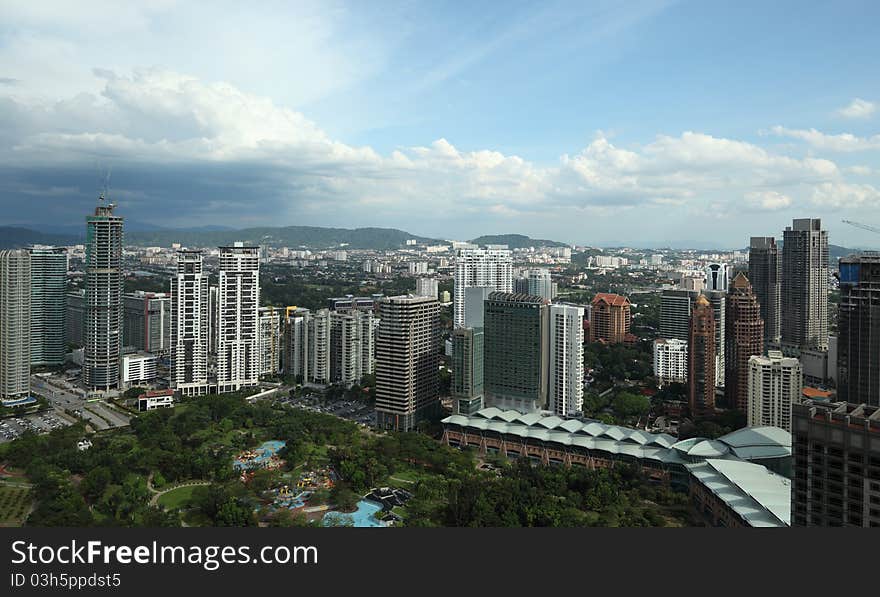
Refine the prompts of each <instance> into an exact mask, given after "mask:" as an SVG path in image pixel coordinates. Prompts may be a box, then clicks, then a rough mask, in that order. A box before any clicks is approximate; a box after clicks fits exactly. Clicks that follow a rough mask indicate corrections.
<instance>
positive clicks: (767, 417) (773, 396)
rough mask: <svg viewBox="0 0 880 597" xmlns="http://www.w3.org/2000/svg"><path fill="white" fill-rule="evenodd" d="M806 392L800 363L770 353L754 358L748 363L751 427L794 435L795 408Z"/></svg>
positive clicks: (748, 407) (747, 408) (749, 422)
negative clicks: (782, 430)
mask: <svg viewBox="0 0 880 597" xmlns="http://www.w3.org/2000/svg"><path fill="white" fill-rule="evenodd" d="M802 390H803V381H802V372H801V363H800V361H798V360H797V359H795V358H792V357H785V356H783V354H782V352H781V351H778V350H771V351H769V352H768V353H767V356H762V355H754V356H752V357H750V358H749V362H748V385H747V399H748V404H747V407H746V413H747V415H748V424H749V427H756V426H760V425H771V426H773V427H779V428H781V429H785V430H786V431H791V409H792V405H793V404H795V403H796V402H798V401H799V400H800V399H801V391H802Z"/></svg>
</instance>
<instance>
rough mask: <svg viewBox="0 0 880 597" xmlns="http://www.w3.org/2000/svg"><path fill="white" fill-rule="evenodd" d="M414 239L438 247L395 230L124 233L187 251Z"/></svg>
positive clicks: (131, 239) (376, 244)
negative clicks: (239, 245) (237, 244)
mask: <svg viewBox="0 0 880 597" xmlns="http://www.w3.org/2000/svg"><path fill="white" fill-rule="evenodd" d="M411 238H414V239H416V240H418V241H419V242H431V243H434V242H436V243H440V242H443V241H439V240H437V239H432V238H426V237H423V236H417V235H415V234H410V233H409V232H405V231H403V230H397V229H395V228H355V229H348V228H321V227H318V226H284V227H281V228H269V227H264V228H245V229H243V230H152V231H132V232H126V234H125V242H126V243H127V244H132V245H139V246H152V245H158V246H168V245H170V244H171V243H181V244H182V245H185V246H190V247H216V246H221V245H229V244H232V243H234V242H235V241H242V242H244V243H247V244H254V245H268V246H271V247H299V246H306V247H309V248H315V249H328V248H331V247H337V246H339V245H341V244H345V245H347V246H348V248H351V249H377V250H383V249H394V248H397V247H400V246H403V245H405V244H406V241H407V240H408V239H411Z"/></svg>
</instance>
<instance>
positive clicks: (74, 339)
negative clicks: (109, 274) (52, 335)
mask: <svg viewBox="0 0 880 597" xmlns="http://www.w3.org/2000/svg"><path fill="white" fill-rule="evenodd" d="M66 302H67V309H66V311H67V328H66V329H67V332H66V333H65V335H64V336H65V338H66V340H67V342H68V343H69V344H73V345H74V346H79V347H82V346H83V344H85V335H84V332H85V329H86V291H85V290H76V291H74V292H68V293H67V297H66Z"/></svg>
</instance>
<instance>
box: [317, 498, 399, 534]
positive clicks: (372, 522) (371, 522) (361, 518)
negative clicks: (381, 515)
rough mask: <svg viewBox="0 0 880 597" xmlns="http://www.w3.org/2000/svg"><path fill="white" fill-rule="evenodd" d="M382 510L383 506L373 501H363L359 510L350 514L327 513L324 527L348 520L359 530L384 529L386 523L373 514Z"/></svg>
mask: <svg viewBox="0 0 880 597" xmlns="http://www.w3.org/2000/svg"><path fill="white" fill-rule="evenodd" d="M380 510H382V504H379V503H377V502H374V501H371V500H361V501H359V502H358V507H357V510H355V511H354V512H351V513H350V514H344V513H342V512H327V514H325V515H324V518H323V523H324V526H330V524H331V523H332V522H335V521H342V520H346V519H348V520H350V521H351V522H352V524H353V526H355V527H358V528H365V527H384V526H387V525H386V524H385V523H384V522H382V521H381V520H377V519H376V518H375V517H373V514H375V513H376V512H379V511H380Z"/></svg>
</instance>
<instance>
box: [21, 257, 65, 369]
mask: <svg viewBox="0 0 880 597" xmlns="http://www.w3.org/2000/svg"><path fill="white" fill-rule="evenodd" d="M30 257H31V365H63V364H64V355H65V354H67V304H66V301H67V251H66V250H65V249H63V248H57V247H33V248H31V249H30Z"/></svg>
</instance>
